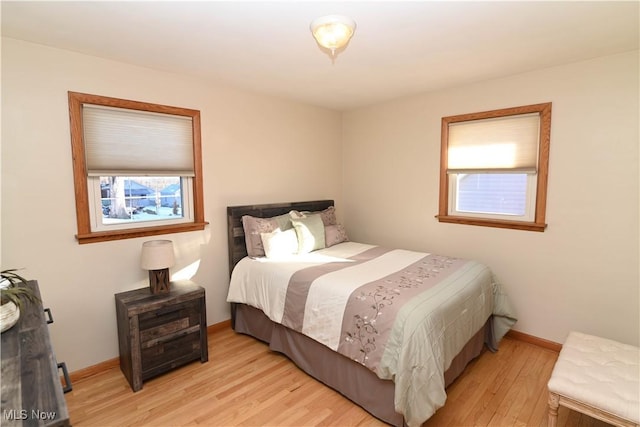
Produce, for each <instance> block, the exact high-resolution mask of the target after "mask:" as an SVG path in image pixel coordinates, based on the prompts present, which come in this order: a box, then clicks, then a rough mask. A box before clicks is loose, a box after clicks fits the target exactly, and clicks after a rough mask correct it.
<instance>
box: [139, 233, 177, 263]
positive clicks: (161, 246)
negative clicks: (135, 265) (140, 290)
mask: <svg viewBox="0 0 640 427" xmlns="http://www.w3.org/2000/svg"><path fill="white" fill-rule="evenodd" d="M174 264H175V258H174V255H173V242H172V241H171V240H150V241H148V242H144V243H143V244H142V256H141V259H140V266H141V267H142V268H143V269H144V270H161V269H163V268H169V267H172V266H173V265H174Z"/></svg>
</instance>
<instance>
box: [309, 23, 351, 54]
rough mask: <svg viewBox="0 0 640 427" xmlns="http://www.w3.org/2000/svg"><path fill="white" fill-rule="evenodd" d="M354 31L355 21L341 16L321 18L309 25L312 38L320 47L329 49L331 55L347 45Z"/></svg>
mask: <svg viewBox="0 0 640 427" xmlns="http://www.w3.org/2000/svg"><path fill="white" fill-rule="evenodd" d="M355 30H356V23H355V21H354V20H353V19H351V18H347V17H346V16H342V15H328V16H322V17H320V18H318V19H316V20H314V21H313V22H312V23H311V33H312V34H313V37H314V38H315V39H316V41H317V42H318V44H319V45H320V46H322V47H324V48H327V49H330V50H331V54H332V55H335V52H336V49H340V48H341V47H343V46H345V45H346V44H347V43H349V40H350V39H351V36H353V33H354V31H355Z"/></svg>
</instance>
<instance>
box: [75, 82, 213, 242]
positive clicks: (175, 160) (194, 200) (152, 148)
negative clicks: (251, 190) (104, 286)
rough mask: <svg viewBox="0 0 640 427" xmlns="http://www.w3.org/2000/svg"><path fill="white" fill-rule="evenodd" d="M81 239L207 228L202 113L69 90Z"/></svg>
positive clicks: (98, 239) (95, 240)
mask: <svg viewBox="0 0 640 427" xmlns="http://www.w3.org/2000/svg"><path fill="white" fill-rule="evenodd" d="M69 114H70V122H71V147H72V155H73V173H74V184H75V193H76V218H77V224H78V234H77V236H76V237H77V239H78V242H79V243H91V242H98V241H105V240H117V239H125V238H132V237H141V236H151V235H158V234H167V233H177V232H182V231H195V230H202V229H203V228H204V226H205V225H206V224H207V223H206V222H205V221H204V206H203V201H202V200H203V196H202V194H203V192H202V165H201V146H200V112H199V111H197V110H190V109H186V108H177V107H169V106H165V105H157V104H149V103H144V102H137V101H128V100H123V99H116V98H107V97H103V96H97V95H88V94H82V93H75V92H69Z"/></svg>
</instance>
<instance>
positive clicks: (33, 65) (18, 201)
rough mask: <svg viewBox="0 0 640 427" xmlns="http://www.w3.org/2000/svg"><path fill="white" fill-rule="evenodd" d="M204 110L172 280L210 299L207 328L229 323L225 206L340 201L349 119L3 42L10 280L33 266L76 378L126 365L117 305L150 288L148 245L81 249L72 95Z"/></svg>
mask: <svg viewBox="0 0 640 427" xmlns="http://www.w3.org/2000/svg"><path fill="white" fill-rule="evenodd" d="M69 90H71V91H77V92H86V93H92V94H98V95H105V96H112V97H119V98H127V99H133V100H138V101H147V102H153V103H160V104H167V105H175V106H179V107H187V108H193V109H198V110H200V111H201V117H202V144H203V157H204V159H203V169H204V197H205V219H206V220H207V221H209V223H210V225H209V226H208V227H207V228H206V230H205V231H204V232H191V233H181V234H175V235H168V236H167V237H168V238H170V239H172V240H173V241H174V244H175V248H176V256H177V265H176V267H174V268H172V270H171V271H172V274H173V276H174V278H175V277H176V276H177V275H186V276H193V279H194V280H195V281H197V282H198V283H200V284H201V285H202V286H204V287H205V288H206V292H207V316H208V322H209V324H213V323H217V322H220V321H222V320H225V319H228V318H229V310H228V306H227V304H226V302H225V298H226V291H227V286H228V267H227V249H226V244H227V243H226V206H228V205H237V204H248V203H268V202H282V201H290V200H310V199H323V198H333V199H336V203H337V206H340V191H341V185H342V177H341V170H342V167H341V142H340V135H341V133H340V132H341V116H340V114H339V113H337V112H334V111H329V110H325V109H321V108H316V107H311V106H306V105H302V104H299V103H295V102H291V101H286V100H281V99H278V98H274V97H268V96H262V95H256V94H252V93H249V92H246V91H242V90H235V89H231V88H228V87H226V86H223V85H216V84H212V83H206V82H203V81H198V80H196V79H193V78H189V77H186V76H180V75H175V74H169V73H164V72H160V71H153V70H150V69H145V68H140V67H135V66H131V65H126V64H122V63H117V62H113V61H108V60H104V59H98V58H95V57H90V56H85V55H80V54H76V53H72V52H69V51H64V50H58V49H51V48H47V47H43V46H39V45H34V44H30V43H25V42H22V41H16V40H11V39H3V40H2V193H1V194H2V214H1V220H2V260H1V261H2V262H1V265H2V268H11V267H25V270H24V271H23V273H24V275H26V276H27V277H29V278H34V279H37V280H38V281H39V283H40V287H41V291H42V295H43V298H44V301H45V304H46V305H47V306H49V307H51V309H52V311H53V315H54V319H55V323H54V324H53V325H51V327H50V331H51V334H52V337H53V342H54V347H55V350H56V356H57V357H58V359H60V360H64V361H66V363H67V365H68V367H69V369H70V370H71V371H75V370H78V369H81V368H84V367H87V366H90V365H93V364H96V363H99V362H102V361H104V360H108V359H111V358H114V357H117V355H118V343H117V335H116V317H115V302H114V294H115V293H117V292H121V291H125V290H129V289H135V288H138V287H142V286H146V283H147V274H146V271H144V270H141V269H140V267H139V265H138V262H139V254H140V248H141V245H142V242H143V241H145V240H150V239H151V238H147V239H129V240H122V241H117V242H106V243H94V244H87V245H78V244H77V243H76V241H75V238H74V235H75V232H76V218H75V205H74V192H73V177H72V170H71V149H70V139H69V138H70V137H69V115H68V106H67V91H69Z"/></svg>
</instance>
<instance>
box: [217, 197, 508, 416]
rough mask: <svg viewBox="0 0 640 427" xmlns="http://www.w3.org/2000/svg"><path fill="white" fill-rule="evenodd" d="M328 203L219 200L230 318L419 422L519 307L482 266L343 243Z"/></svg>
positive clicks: (374, 403)
mask: <svg viewBox="0 0 640 427" xmlns="http://www.w3.org/2000/svg"><path fill="white" fill-rule="evenodd" d="M333 205H334V203H333V201H332V200H317V201H309V202H292V203H278V204H263V205H246V206H231V207H228V208H227V224H228V243H229V271H230V272H231V273H230V274H231V280H230V287H229V294H228V301H229V302H230V303H231V317H232V319H231V321H232V327H233V328H234V330H235V331H236V332H238V333H242V334H247V335H250V336H252V337H255V338H257V339H259V340H261V341H264V342H266V343H268V344H269V346H270V348H271V349H272V350H273V351H276V352H280V353H283V354H284V355H286V356H287V357H289V358H290V359H291V360H292V361H293V362H294V363H295V364H296V365H297V366H298V367H300V368H301V369H302V370H304V371H305V372H306V373H308V374H309V375H311V376H312V377H314V378H316V379H318V380H319V381H321V382H323V383H324V384H326V385H328V386H329V387H331V388H333V389H335V390H337V391H338V392H340V393H341V394H343V395H344V396H346V397H347V398H349V399H350V400H351V401H353V402H354V403H356V404H358V405H359V406H361V407H362V408H364V409H365V410H367V411H368V412H369V413H371V414H372V415H373V416H375V417H376V418H378V419H380V420H382V421H384V422H386V423H388V424H391V425H394V426H403V425H408V426H410V427H414V426H419V425H421V424H422V423H423V422H424V421H426V420H427V419H428V418H429V417H430V416H431V415H433V413H435V411H436V410H437V409H438V408H440V407H442V406H443V405H444V402H445V400H446V392H445V389H446V387H447V386H448V385H449V384H451V383H452V382H453V381H454V380H455V378H457V377H458V376H459V375H460V374H461V373H462V371H463V370H464V368H465V366H466V365H467V364H468V363H469V362H470V361H471V360H473V359H474V358H475V357H477V356H478V355H479V354H480V352H481V351H482V349H483V347H484V346H485V345H486V346H487V347H488V348H489V349H490V350H492V351H495V350H497V345H498V342H499V341H500V339H501V338H502V337H503V336H504V334H505V333H506V332H507V331H508V330H509V328H510V327H511V326H512V325H513V324H514V323H515V322H516V318H515V315H514V314H513V310H512V309H511V307H510V306H509V302H508V299H507V297H506V295H505V294H504V293H503V291H502V289H501V287H500V285H499V284H497V283H495V281H494V280H493V276H492V274H491V271H490V270H489V269H488V268H487V267H486V266H484V265H483V264H481V263H478V262H475V261H472V260H464V259H458V258H453V257H448V256H441V255H435V254H427V253H420V252H415V251H406V250H402V249H388V248H383V247H379V246H375V245H368V244H362V243H357V242H351V241H349V240H348V239H347V238H346V235H345V233H344V229H343V228H341V226H340V224H337V223H336V221H335V209H334V208H333ZM274 221H275V222H274ZM332 222H333V224H332ZM285 224H288V227H289V228H286V227H287V226H285ZM319 227H323V228H322V229H323V233H322V236H321V233H320V232H319V231H318V230H319V229H320V228H319ZM285 228H286V230H285ZM245 230H247V233H245ZM336 230H338V231H337V232H336ZM336 233H337V234H336ZM292 236H296V237H295V238H297V241H296V249H298V248H299V249H300V251H301V252H303V253H302V254H295V253H294V254H292V253H291V248H290V246H291V244H292V242H291V239H294V237H292ZM320 240H322V241H321V242H320ZM276 241H277V242H278V245H276V244H275V243H274V242H276ZM283 242H288V244H285V243H283ZM261 243H264V245H263V246H261ZM314 245H315V246H314ZM303 246H304V249H303ZM287 247H289V249H286V248H287ZM275 248H279V249H278V250H279V251H280V252H278V251H277V250H276V249H275ZM283 248H285V249H284V250H283ZM267 255H269V256H267Z"/></svg>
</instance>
